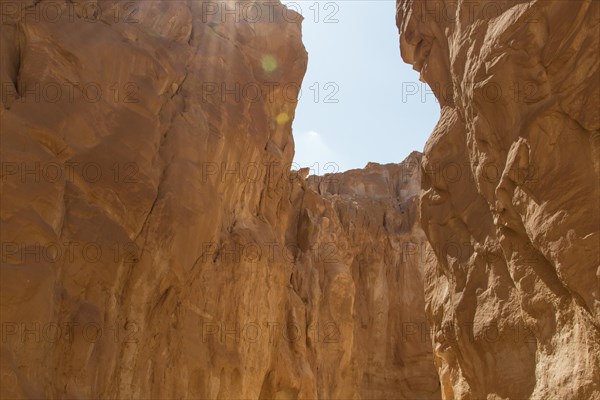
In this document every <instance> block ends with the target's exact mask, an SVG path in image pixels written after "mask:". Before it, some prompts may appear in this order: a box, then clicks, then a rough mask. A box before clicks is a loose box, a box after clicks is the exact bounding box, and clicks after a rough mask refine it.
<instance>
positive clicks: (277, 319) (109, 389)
mask: <svg viewBox="0 0 600 400" xmlns="http://www.w3.org/2000/svg"><path fill="white" fill-rule="evenodd" d="M0 4H1V5H2V28H1V29H2V30H1V44H2V46H1V68H2V69H1V74H0V79H1V83H2V107H0V118H1V126H2V132H1V137H2V148H1V152H2V153H1V157H2V180H1V181H2V206H1V210H0V211H1V220H2V226H1V235H2V266H1V270H0V271H1V278H2V279H1V311H2V312H1V319H2V343H1V346H2V347H1V355H2V357H1V366H0V368H1V377H2V381H1V384H0V387H1V391H2V392H1V395H2V398H36V399H39V398H93V399H99V398H106V399H108V398H110V399H122V398H135V399H149V398H154V399H158V398H193V399H198V398H219V399H234V398H238V399H239V398H262V399H272V398H279V399H289V398H338V399H351V398H382V397H388V398H398V397H400V398H415V397H416V398H439V396H440V393H439V387H438V386H439V385H438V383H437V376H436V375H437V374H436V370H435V368H434V364H433V361H432V355H431V354H432V350H431V340H430V338H429V329H428V325H427V322H426V321H425V319H424V311H423V310H424V301H423V277H422V276H423V275H422V268H421V267H422V262H421V260H422V257H423V254H424V253H423V251H422V249H423V246H424V243H425V236H424V235H423V233H422V232H421V231H420V229H419V228H418V227H417V225H416V223H417V221H418V209H417V207H416V197H415V196H416V195H417V194H418V191H419V181H420V179H421V178H420V170H419V169H418V168H414V166H415V165H416V164H418V163H419V162H420V155H419V154H413V155H411V157H410V158H409V159H408V160H407V161H406V162H405V163H403V164H399V165H390V166H378V165H371V166H369V168H367V169H366V170H365V171H352V172H348V173H345V174H341V175H335V176H329V177H325V178H314V177H313V178H310V179H308V180H306V179H305V178H304V177H303V176H302V175H301V174H298V173H290V171H289V165H290V164H291V161H292V157H293V151H294V150H293V148H294V146H293V140H292V136H291V123H292V120H293V117H294V109H295V103H296V102H295V96H293V95H290V88H291V89H294V88H297V87H299V85H300V83H301V81H302V77H303V75H304V72H305V69H306V64H307V55H306V52H305V50H304V47H303V45H302V42H301V30H300V23H301V18H299V16H297V15H295V14H294V13H293V12H291V11H285V12H284V9H283V6H281V5H280V4H276V5H273V4H272V3H269V4H267V3H263V2H249V3H246V4H247V5H249V6H251V7H253V8H254V11H256V10H258V12H260V13H261V15H262V16H263V17H262V18H260V19H259V20H256V21H248V18H235V17H232V16H231V13H229V14H228V13H227V12H226V11H227V10H226V9H225V8H224V7H225V2H218V3H210V2H199V1H171V0H170V1H166V0H165V1H141V0H140V1H116V0H114V1H113V0H104V1H101V0H89V1H84V2H83V1H82V2H71V1H66V2H55V1H54V2H53V1H45V0H42V1H37V0H36V1H34V0H28V1H16V2H10V1H2V2H1V3H0ZM230 5H231V4H230ZM229 9H231V7H229ZM252 15H254V14H252ZM238 17H239V16H238ZM292 92H293V90H292Z"/></svg>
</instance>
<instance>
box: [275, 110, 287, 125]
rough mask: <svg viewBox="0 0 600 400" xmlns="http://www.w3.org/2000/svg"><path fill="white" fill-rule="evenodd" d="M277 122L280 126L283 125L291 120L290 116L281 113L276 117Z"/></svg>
mask: <svg viewBox="0 0 600 400" xmlns="http://www.w3.org/2000/svg"><path fill="white" fill-rule="evenodd" d="M275 120H276V121H277V123H278V124H279V125H283V124H285V123H286V122H288V121H289V120H290V116H289V115H288V113H286V112H282V113H279V115H277V117H275Z"/></svg>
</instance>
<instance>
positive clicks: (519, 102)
mask: <svg viewBox="0 0 600 400" xmlns="http://www.w3.org/2000/svg"><path fill="white" fill-rule="evenodd" d="M457 4H458V6H459V7H457ZM397 11H398V13H397V22H398V27H399V29H400V33H401V51H402V56H403V58H404V60H405V61H406V62H408V63H410V64H412V65H413V66H414V68H415V69H417V70H419V71H421V77H422V79H423V80H424V81H426V82H427V83H428V84H429V85H430V86H431V87H432V89H433V90H434V92H435V93H436V96H437V97H438V99H439V101H440V104H441V106H442V115H441V118H440V121H439V123H438V125H437V126H436V128H435V129H434V131H433V133H432V135H431V137H430V138H429V140H428V142H427V145H426V147H425V151H424V157H423V171H424V175H423V183H422V184H423V193H422V195H421V201H420V204H421V206H420V207H421V222H422V225H423V229H424V231H425V233H426V235H427V238H428V240H429V241H430V242H431V245H432V247H433V250H434V251H435V257H429V258H428V261H427V265H426V277H425V294H426V303H427V315H428V318H429V321H430V323H431V324H432V328H433V334H434V348H435V362H436V365H437V368H438V372H439V375H440V379H441V384H442V394H443V398H445V399H486V398H487V399H526V398H531V399H599V398H600V285H599V280H600V267H599V240H600V229H599V223H600V220H599V209H600V207H599V198H600V191H599V182H600V180H599V178H600V177H599V160H600V157H599V155H600V154H599V142H598V138H599V137H600V131H599V130H600V111H599V110H600V104H599V103H600V93H599V91H600V71H599V65H600V61H599V56H598V54H599V50H600V48H599V41H600V16H599V15H600V3H599V2H598V1H585V0H583V1H580V0H574V1H552V0H547V1H541V0H540V1H536V0H532V1H518V2H514V1H485V0H482V1H475V2H466V1H465V2H462V1H459V2H454V1H434V0H431V1H428V0H423V1H407V0H399V1H398V9H397Z"/></svg>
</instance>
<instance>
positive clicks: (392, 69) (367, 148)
mask: <svg viewBox="0 0 600 400" xmlns="http://www.w3.org/2000/svg"><path fill="white" fill-rule="evenodd" d="M284 3H285V4H287V5H288V8H292V9H295V10H300V11H301V14H302V15H303V16H304V22H303V42H304V45H305V47H306V49H307V51H308V71H307V73H306V76H305V79H304V82H303V85H302V93H301V97H300V101H299V103H298V107H297V111H296V118H295V120H294V124H293V130H294V140H295V143H296V156H295V159H294V162H295V164H296V165H295V166H301V167H312V169H313V171H311V173H316V174H319V175H322V174H324V173H328V172H336V170H337V171H345V170H348V169H352V168H363V167H364V166H365V165H366V164H367V162H369V161H374V162H378V163H393V162H395V163H398V162H401V161H402V160H403V159H404V158H405V157H406V156H407V155H408V154H410V152H411V151H413V150H419V151H421V150H423V145H424V144H425V141H426V140H427V137H428V136H429V134H430V133H431V131H432V129H433V127H434V126H435V123H436V122H437V120H438V117H439V105H438V103H437V101H436V100H435V97H434V96H433V93H431V91H430V90H429V89H428V88H427V86H425V84H423V83H421V82H420V81H419V74H418V73H417V72H416V71H413V69H412V67H411V66H410V65H407V64H405V63H404V62H403V61H402V59H401V57H400V50H399V44H398V43H399V41H398V30H397V28H396V25H395V10H396V6H395V1H394V0H379V1H378V0H367V1H363V0H354V1H348V0H346V1H320V2H316V1H313V0H311V1H296V2H290V1H284ZM291 3H294V4H293V5H292V4H291ZM336 20H337V21H336ZM335 101H337V102H335Z"/></svg>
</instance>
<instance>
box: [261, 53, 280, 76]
mask: <svg viewBox="0 0 600 400" xmlns="http://www.w3.org/2000/svg"><path fill="white" fill-rule="evenodd" d="M261 63H262V67H263V69H264V70H265V72H273V71H275V70H276V69H277V60H276V59H275V57H273V56H272V55H264V56H262V59H261Z"/></svg>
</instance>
